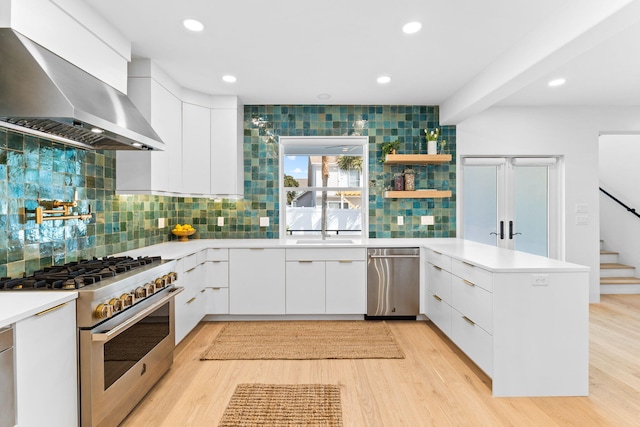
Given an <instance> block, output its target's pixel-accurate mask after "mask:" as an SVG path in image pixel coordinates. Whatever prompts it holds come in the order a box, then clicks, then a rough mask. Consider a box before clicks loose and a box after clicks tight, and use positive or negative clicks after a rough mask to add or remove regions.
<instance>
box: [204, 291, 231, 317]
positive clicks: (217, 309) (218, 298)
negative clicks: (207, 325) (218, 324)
mask: <svg viewBox="0 0 640 427" xmlns="http://www.w3.org/2000/svg"><path fill="white" fill-rule="evenodd" d="M206 291H207V292H206V293H207V310H206V314H229V288H207V290H206Z"/></svg>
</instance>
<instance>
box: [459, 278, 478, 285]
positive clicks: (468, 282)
mask: <svg viewBox="0 0 640 427" xmlns="http://www.w3.org/2000/svg"><path fill="white" fill-rule="evenodd" d="M462 281H463V282H464V284H465V285H467V286H475V285H476V284H475V283H472V282H470V281H468V280H464V279H463V280H462Z"/></svg>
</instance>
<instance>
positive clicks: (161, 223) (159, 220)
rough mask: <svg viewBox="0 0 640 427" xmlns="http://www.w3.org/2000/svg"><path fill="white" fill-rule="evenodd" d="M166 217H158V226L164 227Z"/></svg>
mask: <svg viewBox="0 0 640 427" xmlns="http://www.w3.org/2000/svg"><path fill="white" fill-rule="evenodd" d="M164 227H165V225H164V218H158V228H164Z"/></svg>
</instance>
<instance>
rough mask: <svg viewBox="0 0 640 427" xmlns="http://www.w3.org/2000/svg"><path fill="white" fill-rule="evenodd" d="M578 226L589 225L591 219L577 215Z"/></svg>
mask: <svg viewBox="0 0 640 427" xmlns="http://www.w3.org/2000/svg"><path fill="white" fill-rule="evenodd" d="M576 225H589V217H588V216H587V215H576Z"/></svg>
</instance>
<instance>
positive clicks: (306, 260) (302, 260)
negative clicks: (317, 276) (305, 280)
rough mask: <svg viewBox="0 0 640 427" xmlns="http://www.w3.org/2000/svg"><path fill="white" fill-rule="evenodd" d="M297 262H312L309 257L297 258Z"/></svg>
mask: <svg viewBox="0 0 640 427" xmlns="http://www.w3.org/2000/svg"><path fill="white" fill-rule="evenodd" d="M298 262H306V263H312V262H313V261H311V260H309V259H300V260H298Z"/></svg>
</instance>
